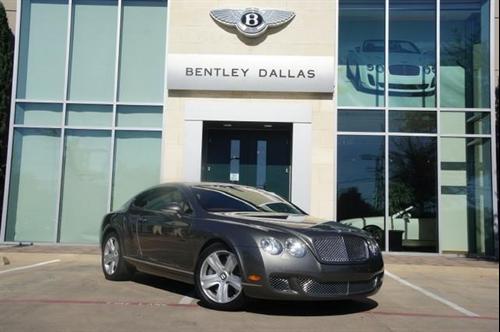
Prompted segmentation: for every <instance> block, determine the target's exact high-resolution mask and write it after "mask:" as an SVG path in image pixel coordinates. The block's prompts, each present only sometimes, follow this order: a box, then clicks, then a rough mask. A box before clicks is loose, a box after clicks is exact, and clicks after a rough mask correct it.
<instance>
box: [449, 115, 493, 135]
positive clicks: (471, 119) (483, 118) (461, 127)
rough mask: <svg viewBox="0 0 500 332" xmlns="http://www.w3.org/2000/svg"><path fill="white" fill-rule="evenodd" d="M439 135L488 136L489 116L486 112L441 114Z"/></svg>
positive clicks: (489, 128) (489, 130) (489, 127)
mask: <svg viewBox="0 0 500 332" xmlns="http://www.w3.org/2000/svg"><path fill="white" fill-rule="evenodd" d="M441 133H442V134H451V135H464V134H477V135H489V134H490V133H491V124H490V114H489V113H486V112H441Z"/></svg>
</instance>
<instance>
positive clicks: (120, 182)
mask: <svg viewBox="0 0 500 332" xmlns="http://www.w3.org/2000/svg"><path fill="white" fill-rule="evenodd" d="M115 137H116V141H115V157H114V166H113V167H114V172H113V209H117V208H119V207H120V206H121V205H123V204H124V203H125V202H126V201H127V200H129V199H130V198H131V197H133V196H134V195H137V194H138V193H139V192H140V191H141V190H144V189H146V188H148V187H150V186H153V185H156V184H158V183H159V181H160V155H161V133H160V132H140V131H117V132H116V136H115Z"/></svg>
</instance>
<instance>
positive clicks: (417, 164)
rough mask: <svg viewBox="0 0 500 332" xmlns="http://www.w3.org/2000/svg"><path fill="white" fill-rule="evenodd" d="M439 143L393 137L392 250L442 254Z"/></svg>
mask: <svg viewBox="0 0 500 332" xmlns="http://www.w3.org/2000/svg"><path fill="white" fill-rule="evenodd" d="M436 142H437V139H436V138H435V137H397V136H392V137H389V216H390V219H389V220H388V221H387V227H388V228H389V237H390V238H389V249H390V250H392V251H401V250H404V251H428V252H436V251H437V250H438V224H437V144H436Z"/></svg>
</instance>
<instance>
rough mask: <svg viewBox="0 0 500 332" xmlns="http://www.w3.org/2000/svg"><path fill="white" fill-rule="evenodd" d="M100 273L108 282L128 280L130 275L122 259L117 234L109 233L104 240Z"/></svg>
mask: <svg viewBox="0 0 500 332" xmlns="http://www.w3.org/2000/svg"><path fill="white" fill-rule="evenodd" d="M101 265H102V271H103V272H104V277H105V278H106V279H108V280H129V279H130V277H131V275H132V273H131V271H130V269H129V267H128V265H127V262H125V260H124V259H123V255H122V250H121V245H120V240H119V237H118V234H116V233H115V232H110V233H108V234H107V235H106V237H105V238H104V242H103V246H102V255H101Z"/></svg>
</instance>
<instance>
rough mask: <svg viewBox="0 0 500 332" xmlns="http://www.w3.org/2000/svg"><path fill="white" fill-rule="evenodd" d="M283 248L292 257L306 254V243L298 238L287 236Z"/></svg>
mask: <svg viewBox="0 0 500 332" xmlns="http://www.w3.org/2000/svg"><path fill="white" fill-rule="evenodd" d="M285 250H286V252H287V253H289V254H290V255H291V256H293V257H304V255H305V254H306V250H307V249H306V245H305V244H304V242H302V241H300V240H299V239H295V238H289V239H288V240H286V242H285Z"/></svg>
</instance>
